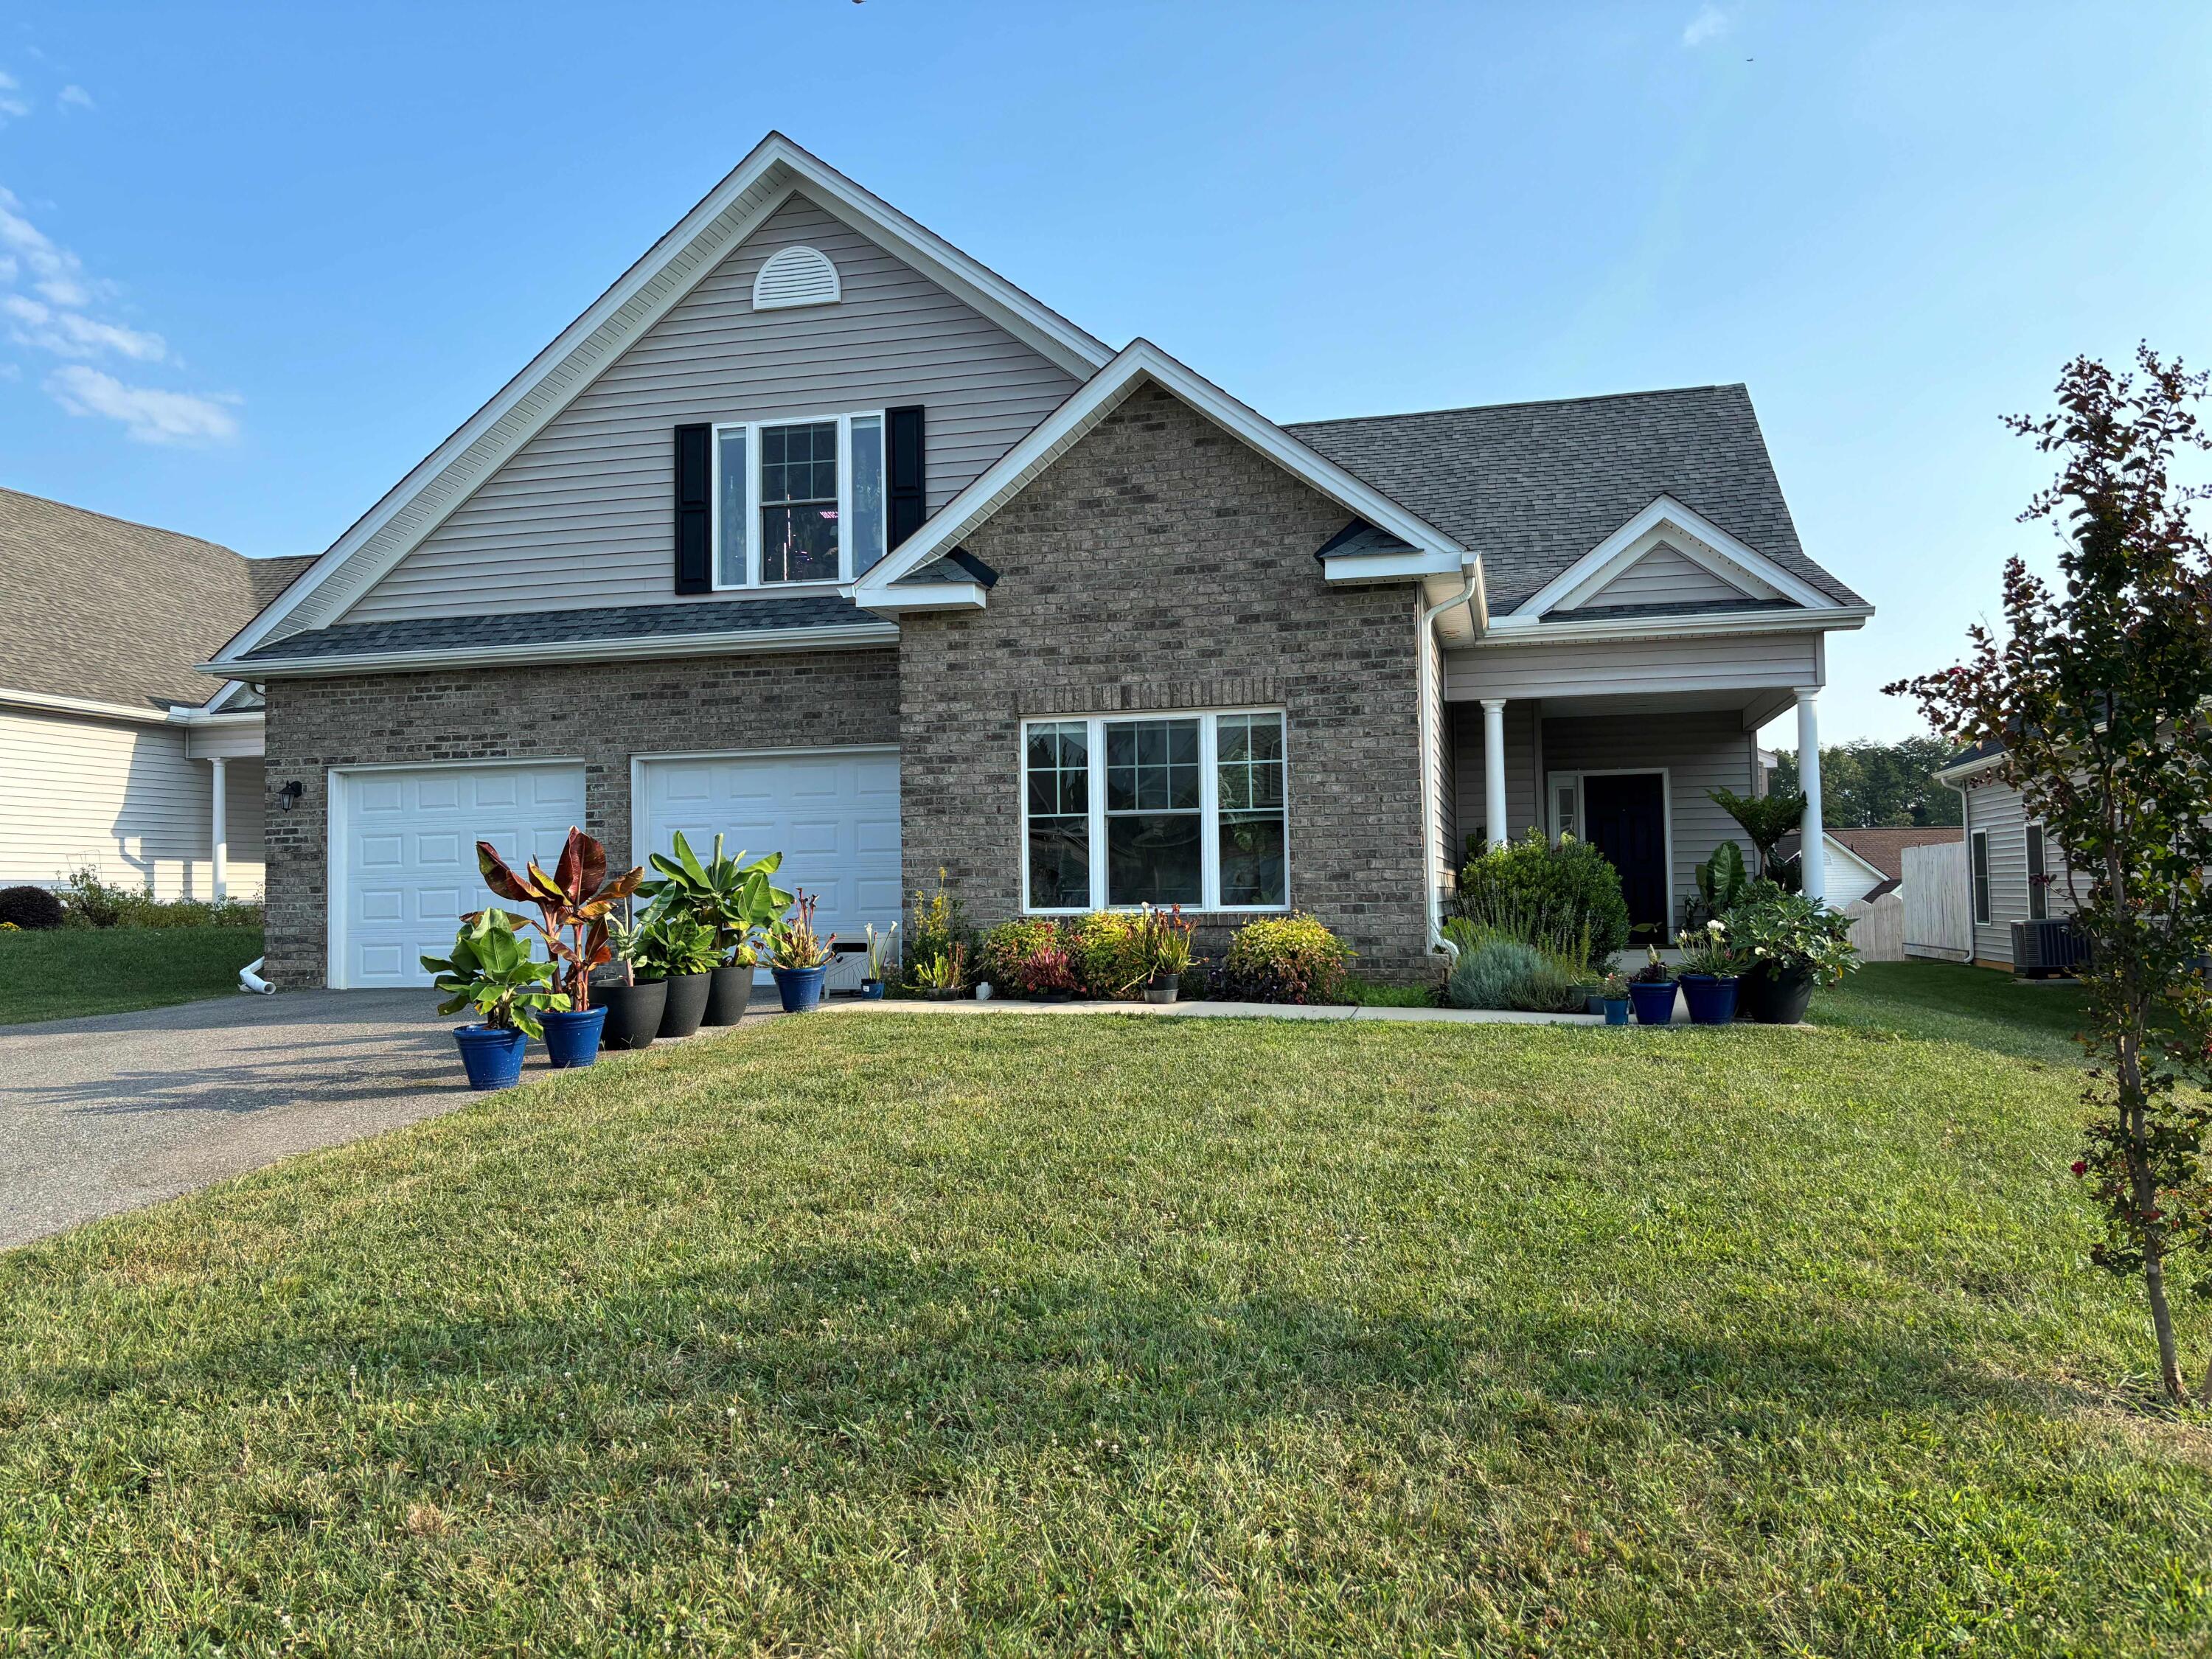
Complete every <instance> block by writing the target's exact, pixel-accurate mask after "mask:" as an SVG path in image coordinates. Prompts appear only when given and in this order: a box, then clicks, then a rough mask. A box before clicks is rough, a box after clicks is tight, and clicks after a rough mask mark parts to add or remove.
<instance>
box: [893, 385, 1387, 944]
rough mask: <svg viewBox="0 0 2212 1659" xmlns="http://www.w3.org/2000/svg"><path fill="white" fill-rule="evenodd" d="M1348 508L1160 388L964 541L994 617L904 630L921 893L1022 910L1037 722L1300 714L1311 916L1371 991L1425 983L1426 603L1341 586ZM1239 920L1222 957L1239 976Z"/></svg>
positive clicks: (903, 776)
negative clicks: (1337, 941)
mask: <svg viewBox="0 0 2212 1659" xmlns="http://www.w3.org/2000/svg"><path fill="white" fill-rule="evenodd" d="M1346 517H1347V515H1346V512H1345V510H1344V509H1343V508H1342V507H1339V506H1337V505H1335V504H1334V502H1332V501H1328V499H1327V498H1326V497H1324V496H1322V495H1319V494H1317V493H1316V492H1315V491H1314V490H1312V489H1309V488H1308V487H1307V486H1306V485H1304V483H1299V482H1298V481H1297V480H1296V479H1294V478H1292V477H1290V475H1288V474H1287V473H1285V472H1284V471H1281V470H1280V469H1279V468H1277V467H1276V466H1275V465H1273V463H1271V462H1268V461H1267V460H1264V459H1261V457H1259V456H1258V455H1256V454H1255V453H1253V452H1252V451H1251V450H1249V449H1248V448H1246V447H1244V446H1243V444H1242V443H1240V442H1238V441H1237V440H1236V439H1234V438H1232V437H1231V436H1229V435H1227V434H1226V433H1224V432H1223V431H1221V430H1220V429H1219V428H1217V427H1215V426H1213V425H1212V423H1211V422H1207V421H1206V420H1205V419H1204V418H1203V417H1201V416H1199V415H1197V414H1195V413H1194V411H1192V410H1190V409H1189V408H1188V407H1187V406H1186V405H1185V404H1182V402H1181V401H1179V400H1178V399H1176V398H1172V397H1171V396H1170V395H1169V394H1168V393H1166V392H1162V391H1160V390H1159V389H1158V388H1157V387H1153V386H1145V387H1142V388H1140V389H1139V391H1137V392H1135V393H1133V395H1132V396H1131V397H1130V398H1128V400H1127V401H1126V402H1125V403H1124V404H1122V405H1121V408H1120V409H1119V410H1116V411H1115V413H1114V414H1112V415H1110V416H1108V417H1107V418H1106V419H1105V420H1104V421H1103V422H1101V423H1100V424H1099V425H1098V426H1097V428H1094V429H1093V430H1092V431H1091V433H1090V434H1089V435H1087V436H1085V438H1084V439H1083V440H1082V441H1080V442H1079V443H1078V444H1076V445H1075V446H1074V447H1073V448H1071V449H1070V450H1069V451H1068V452H1067V453H1066V454H1065V455H1063V456H1062V457H1061V458H1060V459H1059V460H1058V461H1057V462H1055V463H1054V465H1052V466H1051V467H1049V468H1048V469H1047V470H1046V471H1044V472H1043V473H1042V475H1040V477H1038V478H1037V479H1036V480H1035V481H1034V482H1033V483H1030V486H1029V488H1028V489H1025V490H1024V492H1023V493H1022V494H1021V495H1018V496H1017V497H1016V498H1015V499H1014V500H1013V501H1010V502H1008V503H1007V504H1006V506H1005V507H1002V508H1001V509H1000V511H999V513H997V515H996V516H995V517H994V518H993V519H992V520H990V522H989V523H987V525H985V526H983V527H982V528H981V529H980V530H978V531H977V532H975V534H973V535H971V536H969V538H967V540H966V543H965V545H966V547H967V548H968V550H969V551H970V552H972V553H974V554H975V556H977V557H979V558H981V559H982V560H984V561H985V562H987V563H989V564H991V565H992V566H994V567H995V568H997V569H998V571H999V572H1000V581H999V584H998V586H996V587H994V588H993V589H992V590H991V596H990V605H989V608H988V609H987V611H983V612H982V613H981V614H980V615H979V614H976V613H974V612H966V613H958V614H948V615H935V616H922V617H907V618H904V619H903V620H902V623H901V627H900V641H899V684H900V688H901V694H902V702H901V708H900V722H899V727H900V732H899V741H900V745H901V757H900V796H901V800H902V811H903V814H904V817H905V867H906V874H907V886H908V889H909V890H912V889H913V888H915V886H917V885H921V884H926V883H928V882H930V881H933V879H934V878H935V874H936V872H937V871H938V869H939V867H940V866H942V867H943V868H945V870H947V871H948V872H950V877H949V882H950V886H951V889H952V890H955V891H957V893H958V894H959V895H960V896H961V897H962V899H963V901H964V902H966V904H967V907H968V910H969V916H970V917H971V919H973V920H975V921H978V922H980V923H982V924H985V925H987V924H989V923H992V922H994V921H1002V920H1004V919H1005V918H1006V917H1007V916H1009V915H1013V914H1015V912H1016V911H1017V909H1018V906H1019V903H1020V879H1021V878H1020V846H1019V841H1020V834H1021V829H1020V796H1019V787H1020V780H1019V775H1018V754H1017V750H1018V741H1019V738H1018V733H1019V723H1020V720H1021V719H1022V718H1023V717H1024V716H1034V715H1040V714H1079V713H1092V712H1103V711H1109V710H1116V709H1139V708H1142V709H1170V708H1230V707H1235V706H1237V705H1243V704H1255V703H1257V704H1274V705H1278V706H1279V707H1281V708H1283V709H1284V710H1285V713H1286V715H1287V720H1288V728H1289V729H1288V734H1287V737H1288V744H1289V761H1290V768H1289V787H1290V796H1291V818H1290V869H1291V902H1292V903H1293V904H1295V905H1296V906H1297V907H1298V908H1301V909H1306V910H1310V911H1312V912H1313V913H1314V914H1315V915H1318V916H1319V917H1320V918H1321V919H1322V921H1325V922H1327V923H1328V925H1329V926H1330V927H1334V928H1335V929H1337V930H1338V931H1339V932H1340V933H1342V934H1343V935H1344V936H1346V938H1347V939H1350V941H1351V942H1352V945H1353V946H1354V948H1355V949H1357V950H1358V951H1359V952H1360V955H1361V963H1360V967H1361V969H1362V970H1363V971H1364V972H1366V973H1368V974H1370V975H1389V976H1404V975H1410V974H1413V973H1416V972H1419V971H1422V970H1423V969H1424V967H1425V951H1426V944H1427V940H1426V933H1425V928H1426V913H1425V900H1424V891H1423V884H1422V865H1421V821H1420V795H1419V789H1420V775H1419V761H1418V748H1419V710H1418V700H1419V683H1418V678H1417V675H1418V665H1417V661H1416V657H1415V653H1414V639H1415V628H1416V624H1417V622H1418V610H1417V607H1418V605H1419V599H1418V597H1417V595H1416V592H1415V591H1414V590H1413V588H1411V587H1410V586H1394V587H1369V588H1334V589H1332V588H1330V587H1328V586H1327V585H1326V584H1325V583H1324V581H1323V580H1322V568H1321V564H1320V562H1319V561H1317V560H1316V558H1315V557H1314V550H1316V548H1318V547H1319V546H1320V545H1321V544H1322V543H1323V542H1324V541H1326V540H1328V538H1329V537H1330V536H1332V535H1334V534H1335V533H1336V532H1338V531H1339V530H1340V529H1342V528H1343V527H1344V525H1345V522H1346ZM1229 925H1230V924H1229V923H1227V922H1211V923H1208V924H1207V925H1206V926H1205V927H1203V928H1202V931H1201V935H1200V950H1201V951H1203V952H1205V953H1206V954H1207V955H1215V956H1218V953H1219V950H1220V947H1221V944H1222V942H1223V941H1224V940H1225V938H1226V936H1227V932H1228V927H1229Z"/></svg>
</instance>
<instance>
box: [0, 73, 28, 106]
mask: <svg viewBox="0 0 2212 1659" xmlns="http://www.w3.org/2000/svg"><path fill="white" fill-rule="evenodd" d="M30 112H31V100H29V99H27V98H26V97H24V96H23V88H22V83H21V82H19V81H17V80H16V79H15V76H12V75H10V74H9V73H8V71H7V70H0V118H6V117H9V116H21V115H28V114H29V113H30Z"/></svg>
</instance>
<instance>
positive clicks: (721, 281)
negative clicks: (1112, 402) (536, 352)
mask: <svg viewBox="0 0 2212 1659" xmlns="http://www.w3.org/2000/svg"><path fill="white" fill-rule="evenodd" d="M793 246H809V247H812V248H814V249H816V250H817V251H818V252H821V253H822V254H823V255H825V256H826V257H827V258H829V259H830V260H832V261H833V262H834V263H835V264H836V268H837V272H838V276H839V279H840V283H841V284H842V297H841V298H840V299H839V300H838V301H836V303H834V304H823V305H809V306H804V307H792V308H781V307H780V308H777V309H773V310H768V311H762V310H758V309H757V308H756V307H755V306H754V304H753V284H754V278H755V276H757V274H758V272H759V270H760V268H761V266H762V265H763V263H765V262H766V261H767V260H768V259H769V258H771V257H772V256H774V255H775V253H777V252H779V251H781V250H783V249H786V248H789V247H793ZM1075 385H1076V381H1075V379H1074V377H1073V375H1071V374H1068V373H1066V371H1065V370H1064V369H1061V368H1058V367H1056V366H1055V365H1054V364H1053V363H1051V362H1048V361H1047V360H1046V359H1045V358H1044V357H1043V356H1041V355H1039V354H1038V353H1037V352H1036V350H1034V349H1031V348H1030V346H1028V345H1025V344H1024V343H1022V342H1021V341H1019V340H1017V339H1016V338H1014V337H1013V336H1012V335H1011V334H1009V333H1008V332H1006V330H1004V329H1002V328H1000V326H999V325H997V324H995V323H994V322H992V321H991V320H989V319H987V318H986V317H984V316H983V315H982V314H981V313H980V312H978V311H977V310H975V308H974V307H971V306H969V304H967V303H966V302H964V301H962V300H960V299H959V298H957V297H956V296H955V295H952V294H951V293H949V292H947V291H946V290H945V289H944V288H943V287H941V286H939V284H938V283H935V282H933V281H932V280H930V278H928V277H927V276H924V275H923V274H922V273H921V272H920V271H918V270H915V269H914V267H913V266H911V265H909V264H905V263H904V262H902V261H901V260H899V259H897V258H893V257H892V256H891V255H890V253H888V252H885V251H884V249H883V248H881V247H879V246H877V245H876V244H875V243H874V242H872V241H871V240H868V238H866V236H863V235H862V234H860V232H859V231H857V230H854V229H853V228H851V227H849V226H848V225H846V224H845V223H844V222H842V221H841V220H838V219H836V218H834V217H833V216H831V215H830V214H829V212H828V211H827V210H824V209H823V208H821V207H818V206H817V205H816V204H814V203H812V202H811V201H809V200H807V199H806V198H805V197H793V198H792V199H791V200H790V201H788V202H787V203H786V204H784V205H783V206H782V207H781V208H779V209H778V210H776V211H775V213H774V214H772V215H770V216H769V219H768V220H767V222H765V223H764V224H763V225H762V226H761V228H759V229H758V230H757V231H756V232H755V233H754V234H752V235H751V236H750V237H748V238H747V239H746V240H744V242H743V243H742V244H740V245H739V246H738V247H737V248H736V249H735V250H734V251H733V252H730V253H729V254H728V255H726V257H725V258H723V259H722V261H721V263H720V264H718V265H717V266H716V267H715V268H714V270H713V271H711V272H710V273H709V274H708V276H705V277H704V278H702V280H701V281H700V283H699V284H698V286H697V287H696V288H695V289H692V291H691V292H690V294H689V295H685V296H684V298H683V299H682V300H681V301H678V303H677V304H676V305H675V307H673V308H672V309H671V310H670V311H669V313H667V315H665V317H663V318H661V319H660V320H659V322H657V323H655V324H654V325H653V326H652V327H651V328H649V329H647V331H645V332H644V333H643V334H642V335H641V336H640V337H638V338H637V339H635V341H633V342H632V343H630V344H629V347H628V348H627V349H625V350H624V351H623V354H622V355H621V356H619V357H618V358H617V359H616V360H615V361H614V362H611V363H610V364H608V365H607V366H606V367H605V370H604V371H603V372H602V373H600V374H599V376H598V378H597V379H596V380H592V383H591V384H590V385H589V386H586V387H585V388H584V389H583V390H582V391H580V392H578V393H577V394H576V396H575V397H574V399H573V400H572V401H571V402H570V403H569V404H568V406H567V407H566V408H565V409H563V410H561V411H560V413H558V414H557V415H556V416H553V417H552V419H551V420H550V422H547V424H546V425H545V426H544V428H543V429H542V430H541V431H539V432H538V434H537V435H536V436H534V437H532V439H530V440H529V441H528V442H526V443H525V444H524V445H523V446H522V447H521V448H520V450H519V451H517V452H516V453H514V454H513V455H512V456H510V457H509V458H508V459H506V460H505V461H504V462H503V463H501V465H500V466H499V468H498V469H497V471H495V472H494V473H493V474H492V475H491V476H490V477H488V478H486V479H484V480H483V482H482V483H480V484H478V485H477V488H476V489H475V490H474V492H473V493H472V494H471V495H469V496H468V497H467V499H466V500H465V501H462V502H461V503H460V505H459V507H456V508H454V510H453V512H452V513H450V514H449V515H448V516H447V518H446V520H444V522H443V523H441V524H440V525H439V526H437V527H436V528H435V529H434V530H432V531H431V532H430V533H429V534H428V536H427V537H425V538H423V539H422V543H421V544H420V545H419V546H417V547H416V548H415V549H414V550H412V551H410V553H408V554H407V556H405V557H404V559H402V560H401V561H400V562H399V563H398V566H397V567H395V568H393V569H392V571H391V572H390V573H389V574H386V576H385V577H384V578H383V579H382V580H380V581H379V582H377V583H376V584H375V586H374V587H372V588H371V589H370V590H369V591H368V592H366V593H364V594H362V597H361V598H360V599H358V600H357V601H356V603H355V604H354V605H352V606H351V608H350V609H349V610H348V611H346V612H345V613H344V616H343V620H344V621H346V622H349V623H363V622H382V621H389V620H393V619H397V618H401V617H444V616H451V615H454V614H457V613H460V614H465V613H471V612H495V611H551V610H567V609H570V608H574V607H587V606H592V605H656V604H662V603H668V604H674V603H678V602H679V596H678V594H677V592H676V589H675V583H674V579H673V574H672V571H671V564H670V560H669V551H668V542H669V493H670V488H671V468H672V465H673V463H672V460H671V450H670V440H669V434H670V431H671V428H673V427H675V426H677V425H678V424H681V423H683V422H689V421H707V422H717V423H726V422H797V421H806V420H819V419H822V418H823V417H824V416H827V417H829V418H831V419H835V418H836V417H837V416H841V415H857V414H861V413H863V412H871V411H873V412H879V411H881V410H884V409H886V408H894V407H897V406H900V405H907V404H921V405H924V406H926V407H927V410H928V431H927V445H928V456H929V465H928V474H927V488H928V506H929V508H930V510H931V511H935V510H936V509H937V508H938V507H941V506H943V505H944V504H945V502H946V501H949V500H951V497H952V496H953V495H956V494H957V493H958V491H959V490H960V489H962V487H963V486H964V485H965V484H967V483H969V481H970V480H971V479H973V478H974V477H975V475H976V474H977V473H979V472H981V471H982V470H983V469H984V468H985V467H986V466H987V465H990V464H991V463H992V462H993V461H994V460H996V459H998V458H999V457H1000V455H1002V454H1004V453H1006V450H1007V448H1008V447H1011V446H1012V444H1013V443H1014V442H1015V441H1016V440H1018V439H1019V438H1020V437H1022V436H1023V435H1024V434H1025V433H1027V432H1028V431H1029V430H1030V428H1032V427H1034V426H1036V423H1037V422H1039V421H1041V420H1042V419H1043V418H1044V416H1047V415H1048V414H1049V413H1050V412H1051V411H1052V410H1053V409H1054V406H1055V405H1057V404H1059V403H1060V401H1061V400H1062V399H1063V398H1066V396H1067V394H1068V393H1069V392H1072V391H1073V390H1074V388H1075Z"/></svg>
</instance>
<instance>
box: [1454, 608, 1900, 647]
mask: <svg viewBox="0 0 2212 1659" xmlns="http://www.w3.org/2000/svg"><path fill="white" fill-rule="evenodd" d="M1873 615H1874V607H1873V606H1872V605H1834V604H1831V605H1829V606H1828V607H1827V608H1826V610H1821V611H1717V612H1715V613H1713V614H1711V615H1708V616H1699V615H1698V614H1697V613H1696V612H1694V611H1693V612H1691V613H1690V614H1688V615H1686V616H1680V617H1592V618H1591V619H1590V620H1589V621H1588V622H1572V623H1564V622H1545V621H1543V620H1541V618H1540V617H1534V616H1531V615H1529V614H1528V613H1527V612H1526V611H1515V612H1514V613H1513V614H1512V615H1511V616H1510V617H1497V618H1496V619H1494V620H1493V621H1492V623H1491V624H1490V637H1491V639H1492V641H1493V642H1494V643H1496V644H1498V645H1543V644H1547V643H1549V642H1553V641H1557V642H1558V643H1559V644H1562V645H1565V644H1569V643H1571V642H1574V641H1586V640H1618V639H1638V640H1679V639H1692V638H1697V637H1699V636H1701V635H1729V634H1810V633H1816V632H1820V633H1825V632H1829V631H1832V630H1835V629H1853V628H1863V627H1865V626H1866V623H1867V618H1868V617H1871V616H1873Z"/></svg>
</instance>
